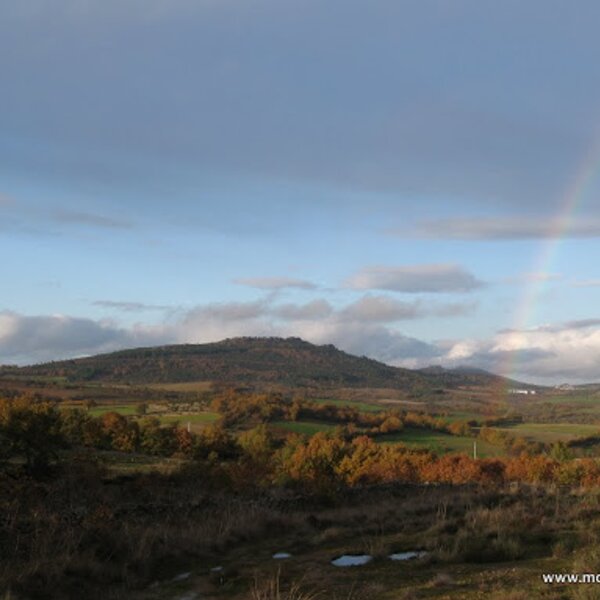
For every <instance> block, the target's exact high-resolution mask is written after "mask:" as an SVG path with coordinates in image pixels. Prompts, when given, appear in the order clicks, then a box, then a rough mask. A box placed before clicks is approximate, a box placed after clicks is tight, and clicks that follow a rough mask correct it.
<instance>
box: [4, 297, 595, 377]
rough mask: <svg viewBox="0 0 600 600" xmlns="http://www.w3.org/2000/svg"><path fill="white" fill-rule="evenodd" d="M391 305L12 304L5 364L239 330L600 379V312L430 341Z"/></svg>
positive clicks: (520, 373) (389, 358) (417, 362)
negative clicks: (153, 307) (399, 324)
mask: <svg viewBox="0 0 600 600" xmlns="http://www.w3.org/2000/svg"><path fill="white" fill-rule="evenodd" d="M390 306H391V307H392V308H394V305H393V304H392V305H387V304H386V303H385V302H379V300H376V301H372V300H371V299H369V301H368V302H362V303H355V309H356V310H357V311H358V312H355V313H354V314H355V316H357V317H358V315H362V316H363V317H364V318H362V319H360V318H356V319H354V318H352V319H349V318H347V317H348V313H346V314H345V315H344V312H343V311H344V309H340V310H339V311H338V312H337V313H336V312H335V311H332V312H331V313H329V309H328V307H327V305H326V304H325V303H324V302H320V301H315V302H312V303H308V304H306V305H300V306H298V307H295V308H294V309H292V308H291V306H290V305H283V306H279V307H268V306H267V305H266V304H265V303H260V302H255V303H237V304H236V303H228V304H221V305H217V304H211V305H205V306H200V307H197V308H195V309H193V310H190V311H188V312H187V313H183V314H180V315H179V316H177V317H176V318H175V319H174V320H170V321H168V322H164V323H163V324H161V325H157V326H145V325H142V324H136V325H133V326H130V327H121V326H119V325H118V324H116V323H115V322H113V321H109V320H92V319H83V318H76V317H68V316H61V315H58V316H57V315H50V316H49V315H39V316H26V315H20V314H17V313H14V312H8V311H5V312H2V313H0V363H32V362H39V361H46V360H57V359H61V358H70V357H76V356H84V355H88V354H96V353H100V352H108V351H112V350H117V349H122V348H128V347H136V346H151V345H159V344H169V343H207V342H214V341H218V340H221V339H224V338H227V337H235V336H240V335H251V336H281V337H289V336H299V337H302V338H304V339H306V340H308V341H310V342H313V343H316V344H325V343H332V344H335V345H336V346H338V347H339V348H340V349H342V350H345V351H347V352H351V353H353V354H358V355H365V356H368V357H370V358H375V359H377V360H381V361H384V362H387V363H389V364H395V365H398V366H404V367H410V368H417V367H425V366H428V365H430V364H441V365H443V366H445V367H449V368H451V367H456V366H465V365H467V366H473V367H479V368H483V369H487V370H490V371H492V372H496V373H498V374H503V375H508V376H512V377H516V378H518V379H522V380H524V381H531V382H536V383H549V384H553V383H560V382H561V381H569V382H574V383H577V382H590V381H599V380H600V369H599V367H598V365H599V364H600V318H590V319H585V320H578V321H571V322H566V323H562V324H561V323H559V324H553V325H545V326H542V327H538V328H535V329H527V330H503V331H499V332H498V333H496V334H495V335H493V336H491V337H489V338H487V339H468V338H467V339H457V340H440V341H436V342H428V341H424V340H419V339H417V338H414V337H410V336H407V335H405V334H403V333H402V332H401V331H398V330H397V329H395V328H394V327H393V326H391V324H390V323H389V322H388V323H384V322H383V321H381V320H379V319H380V312H379V311H381V312H384V313H385V312H386V311H387V313H388V315H390V316H389V318H390V319H393V318H395V316H396V313H395V312H393V311H392V312H391V313H390ZM356 307H358V308H356ZM378 309H379V310H378ZM311 310H312V312H311ZM289 311H291V312H289ZM302 311H304V312H302ZM278 312H279V318H278V317H277V313H278ZM328 313H329V314H328Z"/></svg>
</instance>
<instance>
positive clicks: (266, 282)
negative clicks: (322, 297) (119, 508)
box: [233, 277, 317, 290]
mask: <svg viewBox="0 0 600 600" xmlns="http://www.w3.org/2000/svg"><path fill="white" fill-rule="evenodd" d="M233 282H234V283H237V284H239V285H246V286H248V287H253V288H258V289H261V290H282V289H285V288H298V289H302V290H314V289H316V287H317V286H316V285H315V284H314V283H312V282H310V281H306V280H305V279H293V278H291V277H241V278H239V279H234V280H233Z"/></svg>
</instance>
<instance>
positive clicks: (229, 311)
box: [184, 300, 269, 323]
mask: <svg viewBox="0 0 600 600" xmlns="http://www.w3.org/2000/svg"><path fill="white" fill-rule="evenodd" d="M268 312H269V309H268V302H267V301H266V300H257V301H254V302H216V303H212V304H206V305H203V306H199V307H197V308H194V309H192V310H190V311H188V312H187V313H186V316H185V319H184V323H194V322H201V321H202V320H203V319H207V320H210V319H212V320H221V321H248V320H252V319H257V318H259V317H262V316H265V315H267V314H268Z"/></svg>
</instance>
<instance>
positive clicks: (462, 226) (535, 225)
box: [389, 216, 600, 241]
mask: <svg viewBox="0 0 600 600" xmlns="http://www.w3.org/2000/svg"><path fill="white" fill-rule="evenodd" d="M389 233H392V234H395V235H401V236H412V237H422V238H431V239H454V240H495V241H497V240H529V239H544V238H552V237H556V235H558V234H560V235H561V236H564V237H572V238H596V237H600V219H594V218H590V219H586V220H574V221H571V222H568V223H563V222H562V221H561V220H557V219H556V218H554V217H551V218H548V216H546V217H543V216H530V217H524V216H520V217H496V218H487V217H486V218H456V219H441V220H435V221H425V222H422V223H419V224H418V225H417V226H416V227H415V228H411V229H410V230H405V229H394V230H389Z"/></svg>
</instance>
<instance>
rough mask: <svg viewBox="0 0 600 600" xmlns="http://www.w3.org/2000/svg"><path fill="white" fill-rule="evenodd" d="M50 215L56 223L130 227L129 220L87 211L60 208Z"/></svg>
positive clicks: (110, 227) (111, 227) (112, 227)
mask: <svg viewBox="0 0 600 600" xmlns="http://www.w3.org/2000/svg"><path fill="white" fill-rule="evenodd" d="M51 215H52V219H53V220H54V221H56V222H57V223H65V224H72V225H85V226H88V227H106V228H109V229H130V228H131V227H132V223H131V222H130V221H125V220H122V219H115V218H113V217H106V216H102V215H96V214H93V213H87V212H79V211H71V210H66V209H60V210H55V211H54V212H52V213H51Z"/></svg>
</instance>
